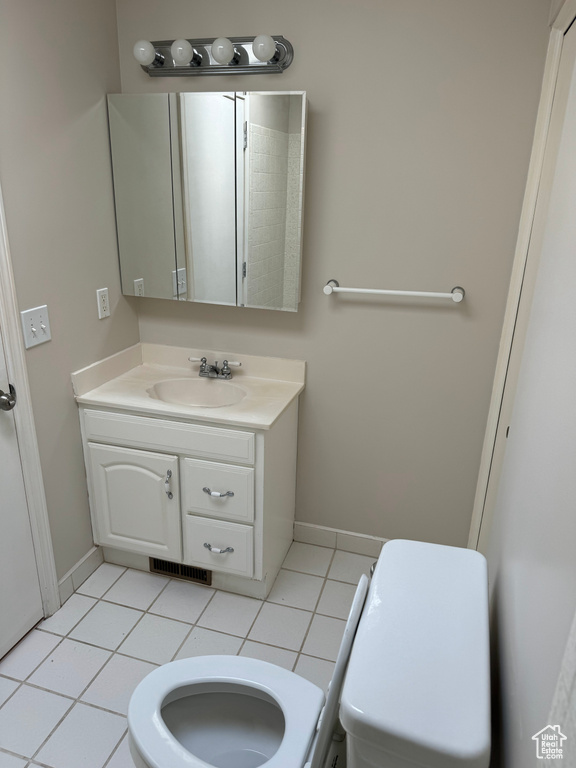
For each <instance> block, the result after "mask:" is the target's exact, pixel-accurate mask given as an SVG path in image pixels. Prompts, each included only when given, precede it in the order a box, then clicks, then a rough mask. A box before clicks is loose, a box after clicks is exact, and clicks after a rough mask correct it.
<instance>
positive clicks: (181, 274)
mask: <svg viewBox="0 0 576 768" xmlns="http://www.w3.org/2000/svg"><path fill="white" fill-rule="evenodd" d="M172 294H173V296H174V298H175V299H176V298H178V299H180V301H186V299H187V298H188V281H187V278H186V267H180V269H178V270H176V269H173V270H172Z"/></svg>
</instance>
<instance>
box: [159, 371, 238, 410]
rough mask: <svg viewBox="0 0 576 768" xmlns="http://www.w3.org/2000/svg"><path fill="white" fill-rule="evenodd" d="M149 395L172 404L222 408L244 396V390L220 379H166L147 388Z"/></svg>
mask: <svg viewBox="0 0 576 768" xmlns="http://www.w3.org/2000/svg"><path fill="white" fill-rule="evenodd" d="M147 392H148V394H149V395H150V397H154V398H155V399H156V400H162V401H163V402H165V403H172V404H174V405H191V406H196V407H199V408H222V407H223V406H225V405H235V404H236V403H239V402H240V401H241V400H243V399H244V398H245V397H246V392H245V391H244V390H243V389H242V388H241V387H238V386H236V385H235V384H231V383H230V382H229V381H223V380H222V379H208V378H204V379H200V378H198V379H166V380H165V381H159V382H158V383H157V384H154V386H153V387H150V389H148V390H147Z"/></svg>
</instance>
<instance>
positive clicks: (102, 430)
mask: <svg viewBox="0 0 576 768" xmlns="http://www.w3.org/2000/svg"><path fill="white" fill-rule="evenodd" d="M84 429H85V432H86V435H85V436H86V439H88V440H97V441H99V442H105V443H119V444H121V445H127V446H131V447H137V448H150V449H152V450H156V451H170V452H172V453H191V454H193V455H196V456H205V457H207V458H210V459H216V460H222V461H235V462H240V463H241V464H253V463H254V434H253V433H252V432H241V431H239V430H236V429H220V428H219V427H209V426H206V425H204V424H191V423H189V422H185V421H182V422H180V421H167V420H166V419H150V418H147V417H144V416H130V415H129V414H125V413H113V412H109V411H93V410H89V409H87V410H85V411H84Z"/></svg>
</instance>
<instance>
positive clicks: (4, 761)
mask: <svg viewBox="0 0 576 768" xmlns="http://www.w3.org/2000/svg"><path fill="white" fill-rule="evenodd" d="M374 559H375V558H374V557H366V556H364V555H356V554H352V553H349V552H344V551H341V550H334V549H329V548H327V547H319V546H315V545H312V544H303V543H299V542H294V543H293V545H292V547H291V549H290V551H289V552H288V555H287V556H286V559H285V561H284V564H283V567H282V570H281V571H280V573H279V575H278V578H277V579H276V583H275V584H274V586H273V588H272V591H271V592H270V595H269V596H268V598H267V600H256V599H254V598H251V597H242V596H241V595H234V594H231V593H229V592H223V591H221V590H216V589H212V588H210V587H203V586H198V585H195V584H189V583H187V582H183V581H177V580H175V579H169V578H166V577H164V576H158V575H155V574H150V573H144V572H142V571H135V570H132V569H129V568H122V567H120V566H117V565H110V564H108V563H104V564H103V565H101V566H100V567H99V568H98V570H96V571H95V572H94V573H93V574H92V576H90V578H89V579H87V581H85V582H84V584H83V585H82V586H81V587H80V588H79V589H78V590H77V591H76V592H75V593H74V594H73V595H72V597H70V599H69V600H68V601H67V602H66V603H65V604H64V605H63V606H62V608H61V609H60V610H59V611H58V612H57V613H56V614H54V616H51V617H50V618H49V619H46V620H44V621H42V622H40V624H38V626H37V627H36V628H35V629H33V630H32V631H31V632H29V633H28V635H26V637H25V638H24V639H23V640H22V641H21V642H20V643H19V644H18V645H17V646H16V647H15V648H14V649H13V650H12V651H11V652H10V653H9V654H8V655H6V656H5V657H4V658H3V659H2V660H1V661H0V768H32V766H48V767H49V768H104V767H105V768H133V762H132V760H131V758H130V754H129V751H128V744H127V738H126V713H127V708H128V701H129V699H130V696H131V693H132V691H133V690H134V688H135V686H136V685H137V684H138V682H139V681H140V680H141V679H142V678H143V677H144V676H145V675H146V674H148V672H150V671H151V670H152V669H154V668H155V667H156V666H157V665H159V664H164V663H165V662H167V661H171V660H173V659H182V658H186V657H189V656H199V655H203V654H213V653H219V654H220V653H223V654H232V655H236V654H238V655H240V656H252V657H254V658H258V659H264V660H265V661H271V662H273V663H274V664H278V665H279V666H282V667H286V668H287V669H290V670H293V671H294V672H296V673H297V674H299V675H302V676H303V677H306V678H308V679H309V680H312V682H314V683H316V684H317V685H319V686H321V687H322V688H326V686H327V685H328V682H329V681H330V677H331V674H332V670H333V667H334V660H335V658H336V653H337V650H338V646H339V643H340V639H341V636H342V632H343V630H344V624H345V621H344V620H345V618H346V616H347V613H348V609H349V606H350V603H351V601H352V597H353V594H354V589H355V584H356V583H357V582H358V579H359V578H360V575H361V574H362V573H368V571H369V569H370V566H371V565H372V563H373V562H374Z"/></svg>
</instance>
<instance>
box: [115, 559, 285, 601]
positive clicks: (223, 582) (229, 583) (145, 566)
mask: <svg viewBox="0 0 576 768" xmlns="http://www.w3.org/2000/svg"><path fill="white" fill-rule="evenodd" d="M102 549H103V550H104V560H105V562H107V563H113V564H114V565H123V566H125V567H126V568H136V570H138V571H150V559H149V557H148V556H147V555H138V554H136V553H135V552H126V551H124V550H122V549H113V548H112V547H102ZM274 578H276V574H274ZM274 578H270V576H269V575H268V576H267V577H265V578H264V579H262V580H261V581H258V580H257V579H246V578H244V577H242V576H234V575H233V574H230V573H218V572H217V571H213V572H212V586H213V587H214V588H215V589H222V590H224V591H225V592H234V593H235V594H238V595H245V596H246V597H256V598H258V599H259V600H264V599H265V598H266V597H267V596H268V593H269V592H270V589H271V588H272V585H273V584H274Z"/></svg>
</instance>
